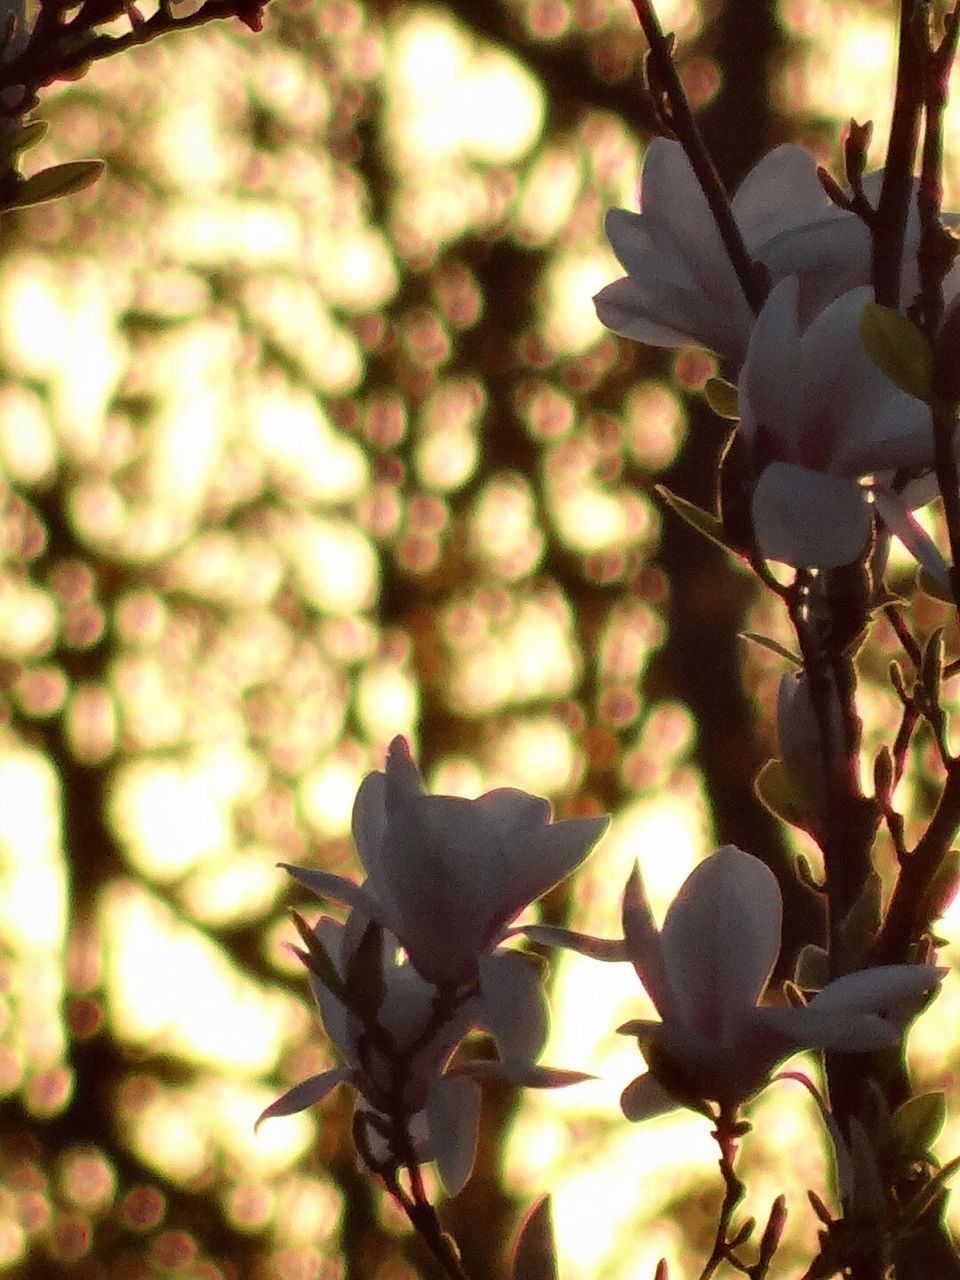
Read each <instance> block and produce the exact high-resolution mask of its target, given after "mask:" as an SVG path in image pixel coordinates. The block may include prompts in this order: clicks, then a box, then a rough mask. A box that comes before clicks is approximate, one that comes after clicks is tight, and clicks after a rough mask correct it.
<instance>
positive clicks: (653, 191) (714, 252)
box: [640, 138, 740, 299]
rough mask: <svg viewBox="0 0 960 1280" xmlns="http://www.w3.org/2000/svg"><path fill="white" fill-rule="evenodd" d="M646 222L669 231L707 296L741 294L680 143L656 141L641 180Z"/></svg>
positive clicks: (646, 160)
mask: <svg viewBox="0 0 960 1280" xmlns="http://www.w3.org/2000/svg"><path fill="white" fill-rule="evenodd" d="M640 191H641V196H640V202H641V209H642V212H643V215H644V217H645V218H649V219H650V220H651V221H652V222H655V223H659V224H660V226H661V227H664V228H666V229H668V230H669V232H670V235H671V236H672V238H673V240H674V241H675V243H676V245H677V248H678V250H679V256H680V258H681V260H682V261H683V262H684V264H685V265H686V267H687V269H688V270H689V271H690V272H692V274H693V275H694V276H695V278H696V280H697V281H698V282H699V284H700V287H701V288H702V289H703V290H704V292H705V293H706V294H707V296H708V297H717V296H718V295H719V296H721V297H722V296H727V297H729V298H731V299H733V298H735V297H736V295H737V292H738V291H739V289H740V285H739V283H738V282H737V279H736V275H735V274H734V271H733V268H732V266H731V265H730V260H729V258H728V257H727V253H726V250H725V249H724V247H723V241H722V240H721V239H720V233H719V231H718V230H717V224H716V222H715V220H714V218H713V215H712V214H711V213H710V206H709V205H708V204H707V198H706V196H705V195H704V194H703V189H702V188H701V186H700V183H699V181H698V180H697V176H696V174H695V173H694V171H693V168H692V166H691V164H690V161H689V160H688V159H687V157H686V154H685V152H684V150H683V147H682V146H681V145H680V143H679V142H674V141H673V140H672V139H667V138H654V139H653V141H652V142H651V143H650V145H649V146H648V147H647V151H646V154H645V156H644V159H643V172H642V174H641V178H640Z"/></svg>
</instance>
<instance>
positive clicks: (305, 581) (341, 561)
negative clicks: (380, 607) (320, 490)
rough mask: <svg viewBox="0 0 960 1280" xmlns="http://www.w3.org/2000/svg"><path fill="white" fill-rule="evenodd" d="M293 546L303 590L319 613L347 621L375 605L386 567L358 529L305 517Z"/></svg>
mask: <svg viewBox="0 0 960 1280" xmlns="http://www.w3.org/2000/svg"><path fill="white" fill-rule="evenodd" d="M288 546H289V550H290V553H291V556H292V557H293V561H294V566H295V569H296V574H297V579H298V581H299V585H300V589H301V591H302V592H303V594H304V595H305V596H306V598H307V600H308V601H310V603H311V604H313V605H315V606H316V607H317V608H318V609H322V610H323V611H324V612H325V613H332V614H340V615H345V614H350V613H358V612H362V611H363V610H364V609H369V608H370V607H371V606H372V605H373V603H374V601H375V600H376V598H377V591H378V589H379V577H380V564H379V560H378V558H377V554H376V552H375V551H374V549H373V546H372V545H371V543H370V541H369V539H368V538H367V537H366V536H365V534H364V533H363V532H362V531H361V530H360V529H358V528H357V527H356V525H354V524H350V523H348V522H347V521H346V520H334V519H329V520H324V519H320V518H319V517H318V518H308V517H306V516H304V518H303V519H301V520H296V521H294V522H293V523H292V525H291V528H290V530H289V538H288Z"/></svg>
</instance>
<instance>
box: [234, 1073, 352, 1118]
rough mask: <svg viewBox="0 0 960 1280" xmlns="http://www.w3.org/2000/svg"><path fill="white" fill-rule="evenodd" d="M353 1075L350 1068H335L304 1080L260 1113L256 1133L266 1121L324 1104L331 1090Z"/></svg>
mask: <svg viewBox="0 0 960 1280" xmlns="http://www.w3.org/2000/svg"><path fill="white" fill-rule="evenodd" d="M351 1075H352V1072H351V1071H350V1069H349V1067H334V1068H333V1070H332V1071H324V1072H322V1073H321V1074H320V1075H318V1076H311V1077H310V1078H309V1080H304V1081H303V1083H302V1084H295V1085H294V1086H293V1088H292V1089H288V1090H287V1092H286V1093H285V1094H283V1095H282V1097H279V1098H278V1099H277V1100H276V1102H271V1103H270V1106H269V1107H267V1108H266V1110H265V1111H262V1112H261V1113H260V1115H259V1117H258V1119H257V1122H256V1124H255V1125H254V1126H253V1128H254V1132H256V1130H257V1129H259V1128H260V1126H261V1125H262V1124H263V1122H264V1120H273V1119H275V1118H276V1117H277V1116H292V1115H294V1114H295V1112H297V1111H306V1109H307V1107H312V1106H315V1105H316V1103H318V1102H322V1101H323V1099H324V1098H325V1097H326V1096H327V1094H328V1093H329V1092H330V1090H331V1089H333V1088H335V1087H336V1086H337V1085H338V1084H344V1083H345V1082H346V1081H348V1080H349V1079H350V1078H351Z"/></svg>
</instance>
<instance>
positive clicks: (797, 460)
mask: <svg viewBox="0 0 960 1280" xmlns="http://www.w3.org/2000/svg"><path fill="white" fill-rule="evenodd" d="M801 287H802V286H801V282H800V280H799V279H798V278H797V277H796V276H791V277H789V278H788V279H786V280H783V281H781V282H780V284H778V285H777V286H776V288H775V289H774V290H773V291H772V292H771V294H770V296H769V297H768V299H767V301H766V304H765V305H764V307H763V310H762V311H761V312H760V315H759V316H758V317H757V322H756V325H755V326H754V329H753V332H752V334H751V336H750V344H749V347H748V349H747V356H746V360H745V362H744V366H743V370H742V373H741V376H740V384H739V409H740V414H741V420H740V426H739V431H740V433H741V436H742V437H743V438H744V439H745V440H746V442H747V444H748V445H749V446H750V448H751V450H752V453H753V456H754V459H755V465H756V469H757V471H758V473H759V478H758V480H757V484H756V487H755V489H754V492H753V498H752V517H753V528H754V533H755V535H756V538H757V542H758V544H759V547H760V550H761V551H762V553H763V554H764V555H765V556H767V557H768V558H769V559H771V560H781V561H784V562H785V563H787V564H792V565H796V566H798V567H799V566H805V567H808V568H821V569H827V568H835V567H837V566H840V565H844V564H849V563H851V562H852V561H854V560H856V559H857V558H858V557H859V556H860V555H861V554H862V552H863V550H864V548H865V546H866V545H867V541H868V538H869V536H870V525H871V519H872V515H873V513H874V511H876V512H878V513H879V514H880V515H881V516H882V518H883V520H884V521H885V522H886V523H887V524H888V525H889V526H891V527H892V529H893V531H894V532H895V533H896V534H897V535H898V536H899V537H900V538H901V539H902V540H903V541H904V542H905V543H906V544H907V546H908V547H909V549H910V550H911V551H912V552H913V554H914V555H916V556H917V557H918V558H919V559H921V560H922V561H923V562H924V564H925V565H926V566H927V567H928V568H930V569H931V570H932V571H933V572H938V571H939V569H940V568H941V564H940V562H939V558H938V557H937V555H936V552H935V551H934V549H933V547H932V545H931V544H930V542H929V539H927V538H926V537H925V535H923V533H922V531H921V530H920V529H919V527H918V526H917V525H916V523H915V522H914V521H913V519H912V517H911V515H910V507H911V506H912V505H919V504H921V503H923V502H926V501H929V499H930V497H932V496H933V495H932V492H931V489H930V487H929V485H925V484H922V483H921V484H916V483H914V484H913V485H911V486H908V487H907V488H906V489H905V490H904V491H902V492H900V491H898V490H897V489H895V487H894V479H895V477H896V476H897V475H898V473H899V474H900V475H904V474H911V475H914V476H917V475H920V474H922V473H923V472H924V471H925V470H929V468H930V467H931V465H932V463H933V426H932V423H931V419H930V411H929V409H928V407H927V406H926V405H925V404H923V403H922V402H921V401H919V400H915V399H914V398H913V397H912V396H910V395H908V394H907V393H906V392H904V391H900V390H899V389H898V388H897V387H896V386H894V384H893V383H892V382H891V381H890V379H889V378H888V377H887V376H886V375H885V374H884V373H882V372H881V371H880V370H879V369H878V368H877V366H876V365H875V364H874V362H873V361H872V360H871V359H870V357H869V355H868V354H867V352H866V349H865V347H864V345H863V341H862V339H861V337H860V325H861V320H862V317H863V312H864V308H865V306H866V305H867V303H868V302H869V301H871V299H872V293H871V291H870V289H868V288H862V289H853V290H850V291H849V292H847V293H844V294H843V295H842V296H841V297H839V298H837V299H836V300H835V301H834V302H832V303H830V304H829V305H828V306H827V307H825V308H824V309H823V310H822V311H821V312H820V313H819V315H817V316H816V318H815V319H814V320H813V321H812V322H811V323H809V324H807V325H805V324H804V323H803V320H802V316H801V305H800V295H801Z"/></svg>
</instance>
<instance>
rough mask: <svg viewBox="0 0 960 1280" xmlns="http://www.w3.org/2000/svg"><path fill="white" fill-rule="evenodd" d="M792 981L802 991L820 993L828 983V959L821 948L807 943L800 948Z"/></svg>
mask: <svg viewBox="0 0 960 1280" xmlns="http://www.w3.org/2000/svg"><path fill="white" fill-rule="evenodd" d="M793 980H794V982H796V984H797V986H798V987H801V988H802V989H803V990H804V991H822V990H823V988H824V987H825V986H826V985H827V983H828V982H829V981H830V957H829V956H828V955H827V953H826V951H824V949H823V947H818V946H817V945H816V944H815V943H812V942H808V943H807V944H806V946H803V947H801V948H800V954H799V955H798V956H797V963H796V967H795V968H794V971H793Z"/></svg>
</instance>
